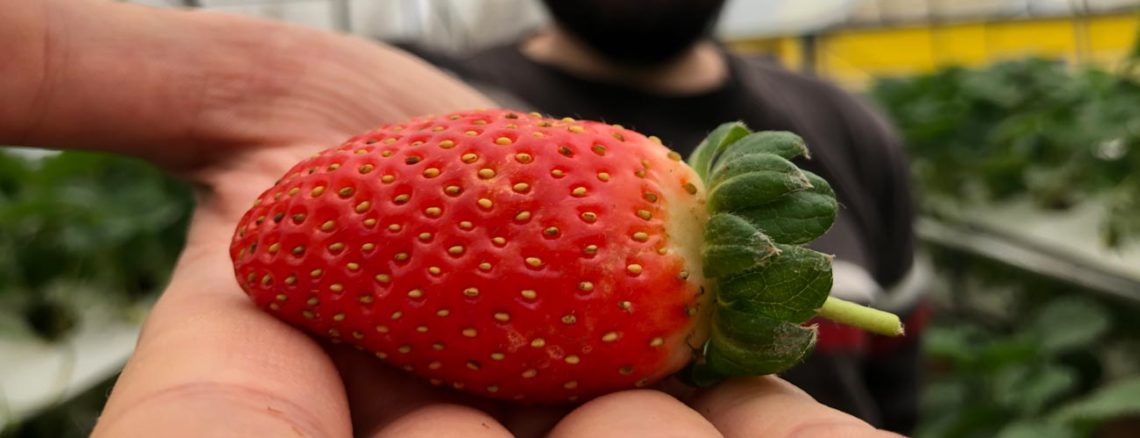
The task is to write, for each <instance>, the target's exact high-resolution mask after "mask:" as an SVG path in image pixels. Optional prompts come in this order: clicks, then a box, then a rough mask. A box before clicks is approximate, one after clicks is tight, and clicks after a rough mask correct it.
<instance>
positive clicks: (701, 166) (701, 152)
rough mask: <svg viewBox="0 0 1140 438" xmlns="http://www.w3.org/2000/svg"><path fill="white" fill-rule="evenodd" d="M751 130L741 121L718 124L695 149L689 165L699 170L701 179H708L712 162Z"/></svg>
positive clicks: (698, 173)
mask: <svg viewBox="0 0 1140 438" xmlns="http://www.w3.org/2000/svg"><path fill="white" fill-rule="evenodd" d="M751 132H752V131H749V130H748V127H747V126H744V124H743V123H740V122H731V123H725V124H722V125H720V126H718V127H717V128H716V129H714V130H713V131H712V132H710V133H709V135H708V137H705V139H704V140H703V141H701V144H700V145H697V148H696V149H694V150H693V154H692V155H691V156H689V160H688V162H689V166H691V167H692V168H693V170H696V171H697V175H700V177H701V181H708V176H709V172H710V171H711V170H712V163H713V161H714V160H715V159H716V157H717V156H718V155H720V154H721V153H722V152H724V149H725V148H726V147H728V145H730V144H732V143H733V142H735V141H737V140H740V139H741V138H743V137H744V136H746V135H748V134H749V133H751Z"/></svg>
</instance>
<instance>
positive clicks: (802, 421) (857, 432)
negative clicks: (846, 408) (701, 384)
mask: <svg viewBox="0 0 1140 438" xmlns="http://www.w3.org/2000/svg"><path fill="white" fill-rule="evenodd" d="M693 408H694V409H696V410H697V411H698V412H700V413H701V414H702V415H704V416H705V418H707V419H708V421H710V422H711V423H712V424H713V425H715V426H716V428H717V429H718V430H720V432H721V433H723V434H724V436H726V437H728V438H733V437H755V436H766V437H793V436H794V437H804V438H810V437H821V438H822V437H836V436H842V437H866V438H880V437H883V438H886V437H896V436H897V435H895V434H892V433H889V432H885V431H881V430H877V429H875V428H873V427H871V426H870V425H868V424H867V423H865V422H863V421H862V420H859V419H858V418H855V417H852V416H850V415H848V414H846V413H843V412H840V411H838V410H835V409H832V408H829V407H827V406H824V405H822V404H820V403H818V402H816V401H815V400H812V398H811V397H810V396H808V395H807V393H805V392H803V391H802V390H800V389H799V388H796V387H795V386H793V385H792V384H790V383H787V382H785V381H783V380H781V379H779V378H776V377H758V378H747V379H738V380H733V381H729V382H726V383H723V384H721V385H719V386H717V387H715V388H713V389H712V390H710V391H708V392H707V393H705V394H704V395H702V396H700V397H698V398H697V399H696V401H695V402H694V403H693Z"/></svg>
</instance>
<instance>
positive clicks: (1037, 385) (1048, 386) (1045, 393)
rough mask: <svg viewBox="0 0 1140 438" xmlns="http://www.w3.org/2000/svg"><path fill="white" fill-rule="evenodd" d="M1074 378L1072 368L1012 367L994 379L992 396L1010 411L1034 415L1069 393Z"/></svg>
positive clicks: (1074, 385)
mask: <svg viewBox="0 0 1140 438" xmlns="http://www.w3.org/2000/svg"><path fill="white" fill-rule="evenodd" d="M1077 378H1078V376H1077V373H1076V372H1074V371H1073V370H1072V369H1070V368H1067V367H1063V366H1059V365H1052V364H1045V365H1043V366H1039V367H1038V366H1031V365H1028V364H1023V365H1020V366H1011V367H1008V368H1004V369H1002V370H1001V371H1000V372H998V373H997V374H996V375H995V376H994V382H993V397H994V400H995V401H997V402H998V403H1000V404H1001V405H1003V406H1005V407H1007V408H1009V409H1011V410H1014V411H1017V412H1021V413H1022V414H1024V415H1036V414H1038V413H1040V412H1041V411H1042V409H1043V408H1044V407H1045V406H1046V405H1048V404H1049V403H1050V402H1052V401H1054V400H1056V399H1058V398H1059V397H1061V396H1063V395H1065V394H1068V393H1070V392H1071V391H1072V390H1073V389H1074V388H1075V387H1076V385H1077V382H1078V381H1077Z"/></svg>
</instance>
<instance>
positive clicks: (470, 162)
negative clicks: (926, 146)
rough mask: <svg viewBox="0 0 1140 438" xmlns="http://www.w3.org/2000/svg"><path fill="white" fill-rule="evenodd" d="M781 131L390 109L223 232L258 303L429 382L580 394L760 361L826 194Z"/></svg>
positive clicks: (789, 342)
mask: <svg viewBox="0 0 1140 438" xmlns="http://www.w3.org/2000/svg"><path fill="white" fill-rule="evenodd" d="M806 156H807V148H806V146H805V145H804V143H803V141H802V140H801V139H800V138H799V137H798V136H796V135H794V134H791V133H787V132H755V133H753V132H750V131H749V130H748V129H747V128H746V127H744V126H743V125H741V124H739V123H728V124H725V125H722V126H721V127H720V128H718V129H716V130H715V131H713V132H712V133H711V134H710V135H709V137H708V138H707V139H706V140H705V141H704V142H703V143H702V144H701V145H700V146H699V147H698V148H697V150H696V151H695V152H694V154H693V156H692V157H690V159H689V162H688V164H686V163H685V162H683V161H682V157H680V156H679V155H677V154H676V153H675V152H672V151H670V150H669V149H667V148H666V147H665V146H663V145H661V144H660V141H657V140H655V139H654V138H652V137H648V138H647V137H645V136H643V135H641V134H639V133H637V132H634V131H631V130H629V129H625V128H623V127H621V126H616V125H607V124H603V123H597V122H591V121H578V120H574V119H569V118H567V119H561V120H555V119H548V118H544V117H541V116H539V115H538V114H524V113H518V112H512V111H508V110H488V111H471V112H461V113H455V114H449V115H445V116H439V117H422V118H417V119H413V120H411V121H409V122H407V123H398V124H391V125H387V126H384V127H381V128H379V129H377V130H375V131H372V132H368V133H365V134H362V135H359V136H356V137H353V138H351V139H349V140H348V141H346V142H344V143H343V144H342V145H340V146H338V147H335V148H332V149H328V150H325V151H323V152H321V153H319V154H317V155H315V156H313V157H311V158H309V159H307V160H305V161H303V162H301V163H299V164H297V165H296V166H295V167H293V168H292V169H290V170H289V171H288V172H286V173H285V174H284V175H283V177H282V178H281V179H280V180H279V181H278V182H277V184H276V185H274V186H273V187H271V188H269V189H268V190H266V191H265V192H264V193H263V194H262V195H261V196H260V197H259V198H258V199H257V200H256V202H255V203H254V206H253V207H252V208H251V209H250V210H249V211H248V212H247V213H246V214H245V215H244V217H243V218H242V220H241V221H240V222H239V224H238V226H237V229H236V231H235V234H234V237H233V243H232V245H231V248H230V255H231V257H232V258H233V260H234V269H235V274H236V276H237V278H238V281H239V283H240V284H241V286H242V288H243V289H244V290H245V291H246V292H247V293H248V294H249V296H250V297H251V298H252V300H253V301H254V302H255V303H256V304H257V305H258V306H259V307H261V308H263V309H265V310H266V311H268V312H270V313H271V314H273V315H275V316H277V317H279V318H281V319H283V320H285V321H287V322H289V323H291V324H293V325H296V326H299V327H302V328H304V329H306V330H308V331H310V332H312V333H315V334H317V335H320V336H324V337H327V338H331V339H333V340H334V341H337V342H347V343H350V344H353V345H355V346H357V347H360V348H361V349H364V350H367V351H371V352H373V353H374V354H375V355H376V356H377V357H378V358H380V359H383V360H385V361H387V362H389V363H391V364H392V365H394V366H398V367H401V368H404V369H406V370H409V371H412V372H414V373H416V374H418V375H420V376H423V377H425V378H427V379H429V380H430V381H431V382H432V383H435V384H438V385H443V384H447V385H451V386H453V387H455V388H457V389H462V390H465V391H469V392H472V393H476V394H480V395H484V396H489V397H494V398H500V399H511V400H523V401H527V402H566V401H576V400H584V399H587V398H589V397H593V396H597V395H600V394H603V393H606V392H611V391H614V390H619V389H624V388H633V387H643V386H647V385H651V384H653V383H655V382H657V381H660V380H661V379H663V378H665V377H666V376H669V375H671V374H674V373H677V372H678V371H682V369H684V373H683V375H684V376H685V377H686V378H688V379H689V380H690V381H692V382H694V383H697V384H710V383H713V382H716V381H718V380H720V379H723V378H726V377H731V376H743V375H759V374H769V373H776V372H779V371H782V370H784V369H787V368H788V367H790V366H793V365H794V364H796V363H797V362H798V361H799V360H801V359H802V358H803V357H804V356H805V355H806V354H807V353H808V352H809V351H810V349H811V347H812V345H813V343H814V341H815V331H814V329H813V328H811V327H804V326H803V325H802V324H803V323H804V322H805V321H807V320H808V319H809V318H811V317H813V316H815V315H816V314H820V315H822V316H824V317H828V318H832V319H835V320H837V321H840V322H847V323H851V324H856V325H860V326H863V327H865V328H867V329H869V330H873V331H877V332H880V333H885V334H890V335H898V334H901V330H902V328H901V326H900V325H899V321H898V318H897V317H895V316H894V315H890V314H887V313H883V312H879V311H874V310H872V309H869V308H865V307H861V306H857V305H854V304H851V303H846V302H843V301H840V300H835V299H832V298H829V297H828V294H829V291H830V289H831V280H832V279H831V263H830V262H831V260H830V257H829V256H827V255H824V254H821V253H818V252H815V251H812V250H810V249H807V248H806V247H805V246H803V245H805V244H807V243H809V242H811V241H812V240H814V239H815V238H817V237H818V236H820V235H821V234H823V233H824V232H825V231H827V230H828V228H829V227H830V226H831V224H832V221H833V220H834V217H835V214H836V208H837V205H836V200H835V195H834V193H833V192H832V189H831V187H830V186H829V185H828V183H827V182H826V181H824V180H823V179H822V178H820V177H818V176H816V175H814V174H811V173H810V172H806V171H803V170H801V169H799V168H798V167H797V166H796V165H795V164H793V163H792V161H790V160H793V159H798V158H802V157H806Z"/></svg>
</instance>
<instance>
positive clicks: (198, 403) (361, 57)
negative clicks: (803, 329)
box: [0, 0, 891, 438]
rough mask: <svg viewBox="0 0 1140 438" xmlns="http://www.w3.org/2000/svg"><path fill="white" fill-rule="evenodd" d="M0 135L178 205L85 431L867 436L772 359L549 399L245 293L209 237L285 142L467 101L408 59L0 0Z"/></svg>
mask: <svg viewBox="0 0 1140 438" xmlns="http://www.w3.org/2000/svg"><path fill="white" fill-rule="evenodd" d="M0 41H3V44H0V58H2V59H4V62H3V63H0V77H3V81H0V102H3V103H4V104H3V105H2V106H0V144H12V145H23V146H33V147H54V148H69V149H83V150H97V151H104V152H109V153H116V154H124V155H130V156H135V157H139V158H142V159H145V160H148V161H149V162H151V163H153V164H155V165H157V166H159V167H161V168H162V169H164V170H165V171H167V172H169V173H171V174H174V175H178V176H180V177H182V178H183V179H184V180H186V181H188V182H189V183H191V184H193V186H194V188H195V190H196V197H197V201H198V203H197V208H196V210H195V213H194V217H193V221H192V223H191V227H190V230H189V235H188V238H187V246H186V248H185V251H184V252H183V254H182V257H181V259H180V260H179V262H178V265H177V267H176V268H175V271H174V273H173V276H172V279H171V282H170V284H169V285H168V287H167V289H166V290H165V291H164V292H163V294H162V296H161V298H160V299H159V300H158V302H157V303H156V305H155V306H154V308H153V310H152V311H151V313H150V314H149V316H148V318H147V321H146V323H145V325H144V327H143V330H142V333H141V335H140V337H139V339H138V343H137V346H136V349H135V352H134V354H133V355H132V356H131V358H130V360H129V361H128V363H127V365H126V367H125V368H124V370H123V372H122V374H121V375H120V376H119V378H118V381H117V382H116V385H115V388H114V390H113V392H112V393H111V394H110V398H109V399H108V401H107V404H106V406H105V409H104V411H103V412H102V415H101V417H100V419H99V422H98V424H97V426H96V429H95V431H94V433H93V436H96V437H103V436H113V437H125V436H148V437H149V436H160V437H179V436H187V437H203V436H205V437H224V436H250V437H263V436H264V437H279V436H317V437H348V436H399V437H417V436H424V437H433V438H435V437H448V436H456V437H476V438H477V437H506V436H512V434H513V435H517V436H524V437H525V436H537V435H540V434H544V433H546V432H547V431H549V436H554V437H563V436H591V437H608V436H613V437H627V436H654V437H656V436H684V437H716V436H730V437H733V436H755V435H757V434H759V433H763V434H764V435H765V436H790V435H793V434H795V435H796V436H819V437H824V436H835V435H843V436H857V437H883V436H889V435H891V434H889V433H886V432H882V431H876V430H875V429H873V428H872V427H870V426H869V425H867V424H866V423H865V422H862V421H860V420H858V419H856V418H854V417H852V416H849V415H846V414H843V413H841V412H839V411H836V410H833V409H830V408H827V407H825V406H823V405H821V404H819V403H817V402H815V401H813V400H812V399H811V398H810V397H808V396H807V395H805V394H804V393H803V392H802V391H800V390H799V389H797V388H795V387H794V386H792V385H790V384H788V383H786V382H784V381H782V380H780V379H778V378H775V377H758V378H747V379H737V380H733V381H730V382H726V383H724V384H721V385H718V386H717V387H715V388H712V389H710V390H707V391H702V392H700V393H697V394H690V396H687V397H683V398H682V399H678V398H675V397H673V396H670V395H668V394H666V393H665V392H662V391H657V390H635V391H623V392H618V393H614V394H610V395H607V396H603V397H600V398H598V399H595V400H592V401H589V402H587V403H585V404H583V405H581V406H579V407H575V408H566V409H553V408H547V409H543V408H535V407H525V406H518V405H510V404H504V403H498V402H494V401H490V400H482V399H476V398H474V397H470V396H466V395H463V394H458V393H455V392H452V391H449V390H446V389H441V388H436V387H433V386H431V385H429V384H427V383H425V382H423V381H421V380H419V379H413V378H409V376H408V375H407V374H405V373H403V372H401V371H398V370H394V369H391V368H390V367H388V366H386V365H383V364H381V363H380V362H378V361H376V360H375V359H374V358H372V357H370V356H369V355H366V354H363V353H360V352H357V351H355V350H352V349H351V348H344V347H343V346H335V345H330V344H328V343H324V342H321V341H318V340H315V339H314V338H312V337H309V336H307V335H306V334H305V333H303V332H302V331H300V330H296V329H294V328H292V327H290V326H288V325H287V324H286V323H284V322H282V321H280V320H278V319H276V318H274V317H272V316H271V315H269V314H267V313H265V312H263V311H261V310H259V309H257V308H256V307H255V306H254V305H253V304H252V303H251V302H250V300H249V299H248V298H247V297H246V296H245V295H244V293H243V292H242V291H241V289H240V288H239V287H238V284H237V282H236V281H235V279H234V277H233V269H232V265H231V263H230V260H229V255H228V247H229V241H230V237H231V235H232V232H233V229H234V227H235V225H236V223H237V221H238V219H239V216H240V215H241V214H242V213H243V212H244V211H245V210H246V208H247V207H248V205H249V202H250V201H251V200H252V199H254V198H255V197H256V196H257V195H258V194H259V192H260V188H261V187H266V186H269V185H270V184H272V183H273V181H274V180H275V179H277V178H278V177H279V176H280V175H281V174H282V173H283V172H285V170H286V169H287V168H288V167H289V166H290V165H292V164H293V163H295V162H296V161H298V160H300V159H302V158H304V157H307V156H309V155H311V154H312V153H314V152H316V151H318V150H319V149H321V148H324V147H328V146H333V145H336V144H338V143H339V142H341V141H342V140H343V139H344V138H347V137H348V136H350V135H352V134H355V133H358V132H361V131H364V130H366V129H370V128H372V127H375V126H377V125H379V124H382V123H385V122H394V121H400V120H404V119H407V118H409V117H411V116H413V115H419V114H424V113H433V112H434V113H438V112H446V111H453V110H458V109H463V108H471V107H478V106H487V105H489V104H490V102H489V101H488V100H487V99H486V98H485V97H483V96H481V95H479V94H478V93H476V92H475V91H473V90H472V89H471V88H469V87H467V86H465V85H464V84H462V83H459V82H457V81H455V80H452V79H450V78H448V77H447V76H446V75H443V74H441V73H440V72H439V71H437V70H434V69H432V68H430V67H428V66H427V65H425V63H423V62H422V61H418V60H416V59H414V58H412V57H409V56H407V55H406V54H404V53H402V52H400V51H397V50H393V49H391V48H388V47H384V46H378V45H375V44H372V43H369V42H367V41H364V40H358V39H354V38H349V37H345V36H340V35H335V34H331V33H325V32H321V31H317V30H313V29H306V28H302V27H297V26H290V25H285V24H281V23H274V22H269V21H264V20H256V19H250V18H242V17H234V16H227V15H223V14H213V13H196V12H187V11H178V10H169V9H154V8H148V7H141V6H134V5H130V4H124V3H120V2H107V1H102V0H40V1H36V2H22V1H18V0H3V1H0Z"/></svg>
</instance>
